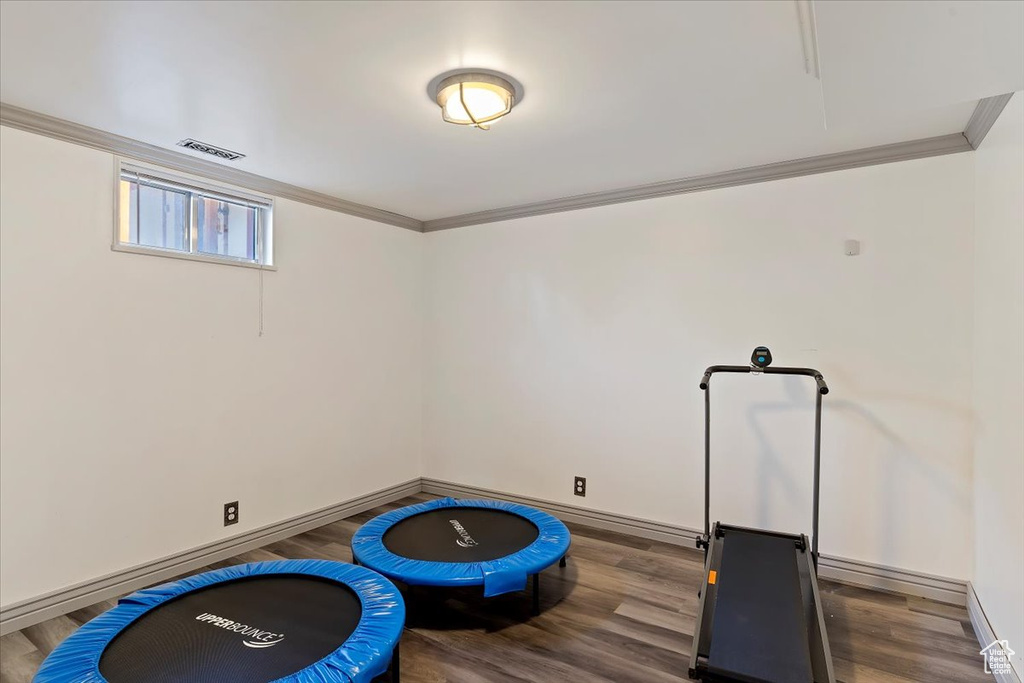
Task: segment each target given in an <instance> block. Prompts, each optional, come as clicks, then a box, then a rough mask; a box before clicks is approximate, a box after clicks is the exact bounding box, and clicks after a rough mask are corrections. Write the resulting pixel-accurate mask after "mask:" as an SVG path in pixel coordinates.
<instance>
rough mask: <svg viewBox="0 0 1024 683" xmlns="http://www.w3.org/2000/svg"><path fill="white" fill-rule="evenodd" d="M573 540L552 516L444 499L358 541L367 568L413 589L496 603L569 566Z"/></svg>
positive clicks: (364, 531) (383, 518) (362, 533)
mask: <svg viewBox="0 0 1024 683" xmlns="http://www.w3.org/2000/svg"><path fill="white" fill-rule="evenodd" d="M570 541H571V537H570V534H569V530H568V529H567V528H566V526H565V524H563V523H562V522H560V521H559V520H557V519H555V518H554V517H552V516H551V515H549V514H547V513H546V512H541V511H540V510H535V509H533V508H531V507H527V506H525V505H517V504H515V503H505V502H500V501H495V500H456V499H454V498H442V499H439V500H432V501H429V502H426V503H419V504H417V505H410V506H408V507H404V508H400V509H398V510H392V511H391V512H387V513H385V514H383V515H380V516H379V517H375V518H374V519H372V520H370V521H369V522H367V523H366V524H364V525H363V526H362V527H361V528H360V529H359V530H358V531H357V532H356V533H355V535H354V536H353V537H352V556H353V557H354V558H355V561H356V562H357V563H359V564H362V565H365V566H367V567H369V568H370V569H373V570H374V571H378V572H380V573H381V574H383V575H384V576H387V577H388V578H391V579H395V580H397V581H401V582H402V583H405V584H407V585H421V586H448V587H453V586H475V585H482V586H483V588H484V595H485V596H486V597H491V596H495V595H501V594H503V593H510V592H513V591H521V590H524V589H525V588H526V582H527V578H528V577H530V576H532V577H533V588H534V590H533V597H534V612H535V613H537V612H538V611H539V607H540V603H539V587H540V583H539V578H538V577H539V574H540V572H541V571H543V570H544V569H546V568H548V567H550V566H551V565H553V564H554V563H556V562H559V563H560V566H562V567H564V566H565V555H566V552H568V550H569V544H570Z"/></svg>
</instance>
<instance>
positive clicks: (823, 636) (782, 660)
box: [689, 346, 835, 683]
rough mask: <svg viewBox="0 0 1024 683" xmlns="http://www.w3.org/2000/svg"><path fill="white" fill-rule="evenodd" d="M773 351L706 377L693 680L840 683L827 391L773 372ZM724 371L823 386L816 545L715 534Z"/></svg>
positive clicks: (791, 371)
mask: <svg viewBox="0 0 1024 683" xmlns="http://www.w3.org/2000/svg"><path fill="white" fill-rule="evenodd" d="M771 362H772V355H771V351H769V350H768V348H767V347H764V346H759V347H757V348H756V349H754V353H753V354H752V355H751V358H750V365H749V366H747V365H712V366H711V367H709V368H708V369H707V370H706V371H705V372H704V378H703V379H702V380H701V382H700V388H701V389H703V390H704V533H703V535H701V536H700V537H698V539H697V547H698V548H703V549H704V555H705V561H704V583H703V584H702V588H701V592H700V606H699V608H698V611H697V624H696V626H695V628H694V636H693V654H692V655H691V657H690V668H689V674H690V678H691V679H696V680H701V681H743V682H744V683H835V673H834V671H833V669H832V656H831V654H830V653H829V649H828V634H827V633H826V631H825V620H824V618H823V616H822V613H821V598H820V596H819V595H818V579H817V576H818V488H819V487H818V469H819V464H820V460H821V457H820V456H821V397H822V396H823V395H824V394H827V393H828V385H826V384H825V379H824V378H823V377H822V376H821V373H820V372H818V371H817V370H813V369H811V368H782V367H769V366H770V365H771ZM721 372H734V373H753V374H766V375H804V376H807V377H812V378H814V381H815V382H816V384H817V391H816V392H815V398H816V400H815V412H814V503H813V504H814V517H813V527H812V529H813V530H812V534H811V541H810V543H808V540H807V536H806V535H804V534H785V533H779V532H775V531H764V530H761V529H749V528H744V527H739V526H733V525H728V524H722V523H721V522H715V525H714V528H712V527H711V524H710V520H711V516H710V497H711V473H710V469H711V412H710V411H711V391H710V385H711V376H712V375H714V374H716V373H721Z"/></svg>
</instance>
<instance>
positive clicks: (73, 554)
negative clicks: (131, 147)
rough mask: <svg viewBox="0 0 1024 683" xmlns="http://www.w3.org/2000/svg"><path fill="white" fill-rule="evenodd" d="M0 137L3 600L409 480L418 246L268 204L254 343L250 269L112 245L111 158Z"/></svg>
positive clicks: (392, 232) (415, 459)
mask: <svg viewBox="0 0 1024 683" xmlns="http://www.w3.org/2000/svg"><path fill="white" fill-rule="evenodd" d="M0 147H2V154H0V160H2V168H0V181H2V186H0V193H2V197H3V201H2V203H0V259H2V260H0V275H2V279H0V314H2V317H0V344H2V348H3V354H2V356H0V425H2V430H0V453H2V458H0V515H2V520H3V534H2V536H0V586H2V594H0V602H2V603H3V604H5V605H7V604H11V603H13V602H17V601H20V600H22V599H26V598H29V597H33V596H36V595H39V594H42V593H45V592H48V591H51V590H55V589H58V588H61V587H62V586H66V585H69V584H73V583H76V582H79V581H83V580H87V579H91V578H94V577H97V576H100V575H103V574H107V573H109V572H114V571H117V570H121V569H124V568H127V567H130V566H132V565H136V564H139V563H142V562H146V561H150V560H153V559H156V558H158V557H161V556H165V555H169V554H172V553H175V552H178V551H182V550H186V549H190V548H193V547H195V546H198V545H201V544H204V543H207V542H211V541H215V540H217V539H220V538H224V537H226V536H230V535H234V534H237V533H240V532H244V531H246V530H248V529H252V528H255V527H259V526H263V525H266V524H269V523H273V522H278V521H281V520H283V519H287V518H289V517H293V516H295V515H299V514H302V513H304V512H308V511H311V510H315V509H318V508H322V507H325V506H328V505H332V504H335V503H338V502H340V501H343V500H346V499H349V498H352V497H355V496H358V495H361V494H365V493H368V492H371V491H374V490H378V489H380V488H384V487H387V486H390V485H393V484H396V483H399V482H401V481H405V480H408V479H411V478H414V477H418V476H419V474H420V467H421V464H420V441H421V414H422V397H421V393H420V367H421V362H420V358H419V355H418V352H417V348H418V347H419V345H420V335H421V329H422V314H421V298H422V297H421V294H420V285H421V280H422V270H421V268H422V236H421V235H419V234H416V233H413V232H410V231H407V230H402V229H399V228H389V227H384V226H381V225H378V224H375V223H371V222H368V221H364V220H361V219H357V218H352V217H348V216H344V215H342V214H338V213H334V212H330V211H325V210H321V209H316V208H312V207H309V206H306V205H303V204H298V203H294V202H290V201H278V203H277V208H276V215H275V233H276V237H277V241H276V245H275V256H276V259H275V260H276V264H277V266H278V267H279V270H278V271H277V272H268V273H266V274H265V275H264V288H265V303H264V314H265V336H263V337H262V338H261V337H259V336H257V330H258V310H259V309H258V304H259V298H258V295H259V273H258V271H256V270H251V269H245V268H235V267H230V266H221V265H210V264H205V263H193V262H188V261H181V260H176V259H165V258H156V257H151V256H139V255H135V254H125V253H115V252H112V251H111V249H110V239H111V232H112V216H113V206H112V203H113V199H112V197H113V182H114V166H113V159H112V156H111V155H110V154H106V153H102V152H98V151H95V150H91V149H86V148H83V147H78V146H75V145H71V144H67V143H63V142H58V141H55V140H51V139H47V138H43V137H38V136H34V135H30V134H27V133H23V132H20V131H16V130H12V129H9V128H6V127H4V128H0ZM235 499H238V500H240V501H241V521H240V523H239V524H238V525H236V526H232V527H228V528H224V527H223V526H222V525H221V514H222V505H223V503H224V502H226V501H229V500H235Z"/></svg>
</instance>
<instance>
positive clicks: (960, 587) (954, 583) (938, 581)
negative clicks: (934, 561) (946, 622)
mask: <svg viewBox="0 0 1024 683" xmlns="http://www.w3.org/2000/svg"><path fill="white" fill-rule="evenodd" d="M423 491H424V492H425V493H433V494H436V495H441V496H453V497H462V498H495V499H498V500H507V501H509V502H512V503H521V504H523V505H529V506H530V507H535V508H537V509H539V510H544V511H545V512H550V513H551V514H553V515H555V516H556V517H558V518H559V519H563V520H565V521H567V522H575V523H577V524H584V525H587V526H593V527H597V528H599V529H606V530H609V531H618V532H621V533H625V534H631V535H633V536H640V537H641V538H650V539H653V540H657V541H664V542H666V543H672V544H674V545H683V546H687V547H690V548H692V547H694V541H695V540H696V539H697V536H698V535H700V533H701V532H700V531H698V530H697V529H689V528H686V527H681V526H674V525H671V524H665V523H663V522H653V521H650V520H645V519H639V518H636V517H628V516H625V515H619V514H616V513H613V512H603V511H600V510H592V509H589V508H584V507H580V506H577V505H566V504H565V503H555V502H552V501H547V500H539V499H537V498H530V497H527V496H519V495H515V494H510V493H504V492H502V491H494V490H492V489H484V488H480V487H478V486H467V485H465V484H456V483H453V482H450V481H441V480H439V479H430V478H426V477H425V478H424V479H423ZM818 565H819V566H818V571H819V574H820V575H821V576H822V577H823V578H826V579H831V580H833V581H840V582H842V583H848V584H853V585H857V586H864V587H866V588H873V589H876V590H883V591H888V592H890V593H903V594H905V595H916V596H918V597H922V598H929V599H931V600H937V601H939V602H947V603H951V604H954V605H960V606H963V605H965V604H966V602H967V584H966V582H964V581H959V580H957V579H948V578H945V577H941V576H932V575H930V574H921V573H919V572H911V571H907V570H904V569H896V568H894V567H885V566H882V565H876V564H869V563H867V562H860V561H857V560H847V559H845V558H842V557H833V556H830V555H821V556H820V559H819V561H818Z"/></svg>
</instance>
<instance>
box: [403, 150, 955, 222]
mask: <svg viewBox="0 0 1024 683" xmlns="http://www.w3.org/2000/svg"><path fill="white" fill-rule="evenodd" d="M971 149H972V148H971V145H970V144H968V142H967V138H966V137H964V135H963V134H962V133H951V134H949V135H940V136H938V137H934V138H925V139H922V140H911V141H910V142H897V143H895V144H891V145H881V146H879V147H867V148H865V149H857V150H853V151H850V152H839V153H837V154H823V155H821V156H815V157H806V158H804V159H796V160H793V161H780V162H777V163H773V164H764V165H763V166H750V167H748V168H741V169H738V170H735V171H725V172H722V173H711V174H709V175H701V176H693V177H691V178H683V179H681V180H669V181H666V182H660V183H651V184H649V185H637V186H635V187H627V188H625V189H621V190H610V191H607V192H592V193H589V194H580V195H575V196H573V197H562V198H560V199H550V200H547V201H543V202H533V203H531V204H520V205H518V206H509V207H505V208H502V209H491V210H488V211H477V212H475V213H467V214H462V215H461V216H451V217H450V218H438V219H435V220H429V221H424V222H423V232H435V231H437V230H450V229H452V228H461V227H465V226H468V225H479V224H481V223H493V222H495V221H507V220H512V219H514V218H526V217H528V216H541V215H543V214H547V213H558V212H561V211H576V210H578V209H589V208H593V207H596V206H607V205H609V204H621V203H623V202H635V201H639V200H641V199H653V198H655V197H670V196H672V195H677V194H687V193H689V192H703V191H705V190H717V189H720V188H723V187H735V186H737V185H750V184H752V183H763V182H767V181H769V180H782V179H784V178H796V177H798V176H805V175H813V174H815V173H829V172H831V171H842V170H845V169H849V168H858V167H860V166H873V165H876V164H888V163H892V162H895V161H907V160H909V159H923V158H925V157H933V156H939V155H942V154H956V153H958V152H969V151H971Z"/></svg>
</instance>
